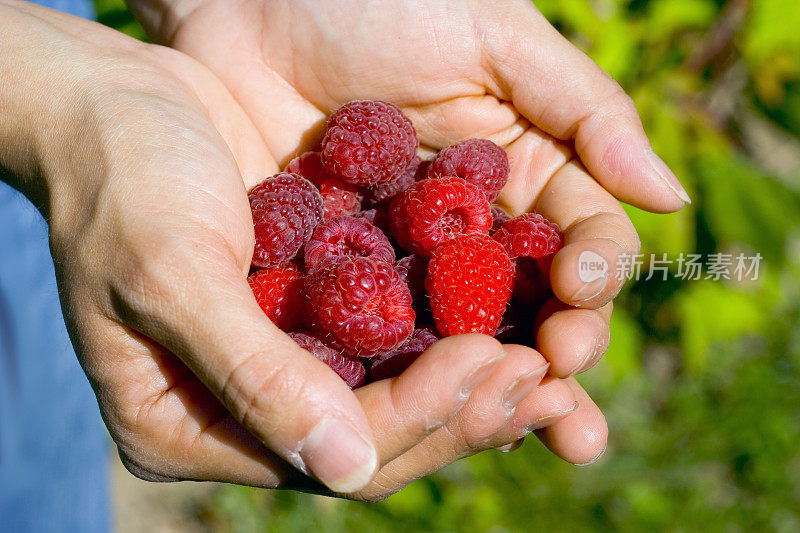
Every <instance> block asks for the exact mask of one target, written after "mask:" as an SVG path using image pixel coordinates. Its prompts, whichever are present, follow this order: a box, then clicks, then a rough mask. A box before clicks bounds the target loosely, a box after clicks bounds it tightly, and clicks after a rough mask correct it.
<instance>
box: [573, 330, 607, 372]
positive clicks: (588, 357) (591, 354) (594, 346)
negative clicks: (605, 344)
mask: <svg viewBox="0 0 800 533" xmlns="http://www.w3.org/2000/svg"><path fill="white" fill-rule="evenodd" d="M599 346H600V338H599V337H595V338H594V340H593V341H592V345H591V346H590V347H589V350H588V351H587V352H586V355H584V356H583V359H582V360H581V362H580V363H578V365H577V366H576V367H575V368H573V369H572V370H571V371H570V373H569V374H567V377H568V378H571V377H572V376H574V375H575V374H577V373H578V372H580V371H581V370H582V369H583V367H584V366H586V363H588V362H589V361H590V360H591V359H592V358H593V357H594V356H595V355H597V348H598V347H599Z"/></svg>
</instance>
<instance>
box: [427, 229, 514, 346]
mask: <svg viewBox="0 0 800 533" xmlns="http://www.w3.org/2000/svg"><path fill="white" fill-rule="evenodd" d="M513 278H514V266H513V264H512V263H511V259H510V258H509V257H508V254H506V252H505V250H503V247H502V246H501V245H500V244H499V243H498V242H497V241H495V240H493V239H492V238H491V237H489V236H488V235H481V234H469V235H461V236H459V237H456V238H455V239H452V240H450V241H448V242H446V243H444V244H442V245H441V246H439V247H438V248H437V249H436V251H435V252H434V253H433V257H432V258H431V262H430V263H429V264H428V277H427V279H426V280H425V287H426V288H427V289H428V294H429V295H430V298H431V307H432V309H433V319H434V321H435V322H436V327H437V328H438V329H439V333H441V334H442V335H444V336H448V335H458V334H460V333H484V334H487V335H494V333H495V331H496V330H497V326H498V325H499V324H500V320H501V318H502V317H503V312H504V311H505V309H506V304H508V301H509V300H510V298H511V284H512V281H513Z"/></svg>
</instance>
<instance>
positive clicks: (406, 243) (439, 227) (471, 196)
mask: <svg viewBox="0 0 800 533" xmlns="http://www.w3.org/2000/svg"><path fill="white" fill-rule="evenodd" d="M389 225H390V227H391V230H392V235H394V237H395V238H396V239H397V242H398V243H400V246H402V247H403V248H405V249H406V250H408V251H409V252H414V253H417V254H419V255H422V256H424V257H430V256H431V253H432V252H433V251H434V249H435V248H436V247H437V246H438V245H440V244H441V243H443V242H446V241H448V240H450V239H452V238H454V237H456V236H458V235H461V234H467V233H488V232H489V228H491V227H492V211H491V207H490V206H489V202H488V201H487V200H486V197H485V196H484V195H483V193H482V192H481V190H480V189H479V188H477V187H476V186H474V185H472V184H469V183H467V182H466V181H464V180H463V179H461V178H456V177H445V178H438V179H433V180H432V179H426V180H422V181H420V182H418V183H415V184H414V185H412V186H411V187H409V188H408V189H406V191H405V192H404V193H403V194H402V195H400V196H398V197H397V198H395V199H394V200H393V201H392V205H391V208H390V211H389Z"/></svg>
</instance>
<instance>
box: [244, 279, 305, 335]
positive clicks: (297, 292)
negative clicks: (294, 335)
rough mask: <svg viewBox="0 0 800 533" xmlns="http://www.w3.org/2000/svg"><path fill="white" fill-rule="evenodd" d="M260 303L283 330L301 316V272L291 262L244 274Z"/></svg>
mask: <svg viewBox="0 0 800 533" xmlns="http://www.w3.org/2000/svg"><path fill="white" fill-rule="evenodd" d="M247 282H248V283H249V284H250V289H251V290H252V291H253V295H254V296H255V297H256V301H257V302H258V305H259V307H261V309H262V310H263V311H264V312H265V313H266V314H267V316H268V317H269V319H270V320H272V322H273V323H274V324H275V325H276V326H278V327H279V328H281V329H282V330H283V331H291V330H293V329H297V328H298V327H300V325H301V324H302V320H303V314H302V311H303V273H302V272H300V270H298V268H297V267H296V266H294V265H292V264H288V265H286V266H283V267H272V268H265V269H264V270H259V271H257V272H255V273H253V274H251V275H250V277H248V278H247Z"/></svg>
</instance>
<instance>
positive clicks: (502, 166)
mask: <svg viewBox="0 0 800 533" xmlns="http://www.w3.org/2000/svg"><path fill="white" fill-rule="evenodd" d="M508 173H509V165H508V156H507V155H506V152H505V150H503V149H502V148H500V147H499V146H497V145H496V144H494V143H493V142H492V141H489V140H487V139H467V140H464V141H461V142H458V143H456V144H453V145H451V146H448V147H447V148H445V149H444V150H442V151H441V152H439V155H437V156H436V159H434V160H433V163H431V166H430V167H428V177H429V178H438V177H440V176H458V177H460V178H464V179H465V180H467V181H468V182H469V183H472V184H473V185H476V186H477V187H479V188H480V189H481V190H482V191H483V192H484V194H485V195H486V199H487V200H489V201H490V202H492V201H494V199H495V198H497V195H498V194H499V193H500V189H502V188H503V185H505V184H506V180H507V179H508Z"/></svg>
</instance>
